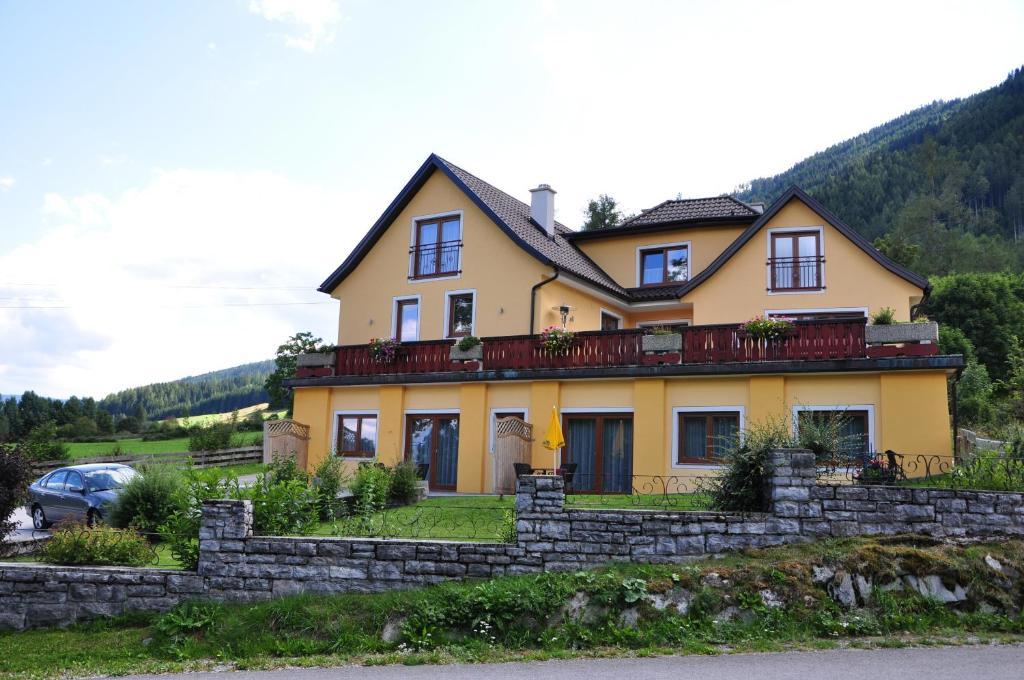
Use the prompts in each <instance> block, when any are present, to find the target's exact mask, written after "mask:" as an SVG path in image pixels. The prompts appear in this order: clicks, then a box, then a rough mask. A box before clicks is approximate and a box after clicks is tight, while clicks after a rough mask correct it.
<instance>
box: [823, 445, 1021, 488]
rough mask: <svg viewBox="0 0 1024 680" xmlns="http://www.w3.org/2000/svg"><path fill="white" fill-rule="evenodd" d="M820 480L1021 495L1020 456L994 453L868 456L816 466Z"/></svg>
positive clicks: (886, 454) (832, 461) (880, 454)
mask: <svg viewBox="0 0 1024 680" xmlns="http://www.w3.org/2000/svg"><path fill="white" fill-rule="evenodd" d="M818 471H819V477H820V478H822V479H834V480H846V481H849V482H852V483H855V484H860V485H883V486H904V487H930V488H946V489H962V490H972V491H997V492H998V491H1024V456H1017V455H1005V454H1002V453H998V452H990V453H985V454H977V455H973V456H970V457H968V458H965V459H961V460H957V459H955V458H954V457H953V456H950V455H943V454H907V455H904V454H898V453H893V452H886V453H879V454H868V455H866V456H864V457H863V458H852V459H845V460H830V461H827V462H825V463H823V464H821V465H820V466H819V470H818Z"/></svg>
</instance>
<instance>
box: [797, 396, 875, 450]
mask: <svg viewBox="0 0 1024 680" xmlns="http://www.w3.org/2000/svg"><path fill="white" fill-rule="evenodd" d="M870 417H871V416H870V413H869V412H868V411H867V410H866V409H844V410H835V409H829V410H825V409H822V410H814V409H813V408H811V409H806V410H801V411H799V412H798V413H797V428H798V430H799V428H800V427H801V426H802V425H803V424H804V423H806V422H807V421H808V420H815V421H817V422H818V423H819V424H826V423H828V422H829V421H830V420H837V421H838V425H839V451H837V453H838V454H839V457H840V458H845V459H847V460H863V459H864V457H865V456H866V455H867V454H868V453H869V452H870V450H871V441H870V439H871V424H870Z"/></svg>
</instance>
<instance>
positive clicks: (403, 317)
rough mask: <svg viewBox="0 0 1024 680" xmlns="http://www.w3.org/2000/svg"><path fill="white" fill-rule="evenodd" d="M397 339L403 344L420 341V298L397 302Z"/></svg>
mask: <svg viewBox="0 0 1024 680" xmlns="http://www.w3.org/2000/svg"><path fill="white" fill-rule="evenodd" d="M394 335H395V337H396V338H398V339H399V341H401V342H412V341H413V340H419V339H420V301H419V298H404V299H401V300H395V333H394Z"/></svg>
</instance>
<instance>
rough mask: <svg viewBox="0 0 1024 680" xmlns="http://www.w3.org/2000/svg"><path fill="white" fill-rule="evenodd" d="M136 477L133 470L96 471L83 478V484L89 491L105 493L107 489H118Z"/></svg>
mask: <svg viewBox="0 0 1024 680" xmlns="http://www.w3.org/2000/svg"><path fill="white" fill-rule="evenodd" d="M135 475H136V472H135V470H133V469H131V468H129V467H126V468H115V469H112V470H96V471H95V472H90V473H89V474H87V475H86V476H85V483H86V486H88V488H89V491H106V490H108V489H120V488H121V487H122V486H124V485H125V484H127V483H128V480H130V479H131V478H132V477H134V476H135Z"/></svg>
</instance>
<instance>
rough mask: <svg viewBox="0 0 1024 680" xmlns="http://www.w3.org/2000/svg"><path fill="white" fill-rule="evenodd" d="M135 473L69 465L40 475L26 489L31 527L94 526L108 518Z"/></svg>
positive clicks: (101, 466)
mask: <svg viewBox="0 0 1024 680" xmlns="http://www.w3.org/2000/svg"><path fill="white" fill-rule="evenodd" d="M137 474H138V473H137V472H136V471H135V470H133V469H132V468H130V467H128V466H127V465H118V464H117V463H92V464H89V465H72V466H70V467H63V468H59V469H57V470H54V471H53V472H51V473H49V474H46V475H43V476H42V477H40V478H39V479H37V480H36V481H35V482H34V483H33V484H32V485H31V486H30V487H29V488H28V504H27V509H28V512H29V514H30V515H32V526H33V527H34V528H36V529H46V528H48V527H49V526H50V525H52V524H53V523H54V522H60V521H62V520H72V521H78V522H85V523H86V524H88V525H89V526H93V525H94V524H95V523H96V522H101V521H103V518H104V517H106V516H107V514H108V511H109V508H110V505H111V503H113V502H114V500H116V499H117V495H118V494H119V493H120V492H121V489H122V488H124V485H125V484H127V483H128V482H129V480H131V479H132V478H133V477H135V475H137Z"/></svg>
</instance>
